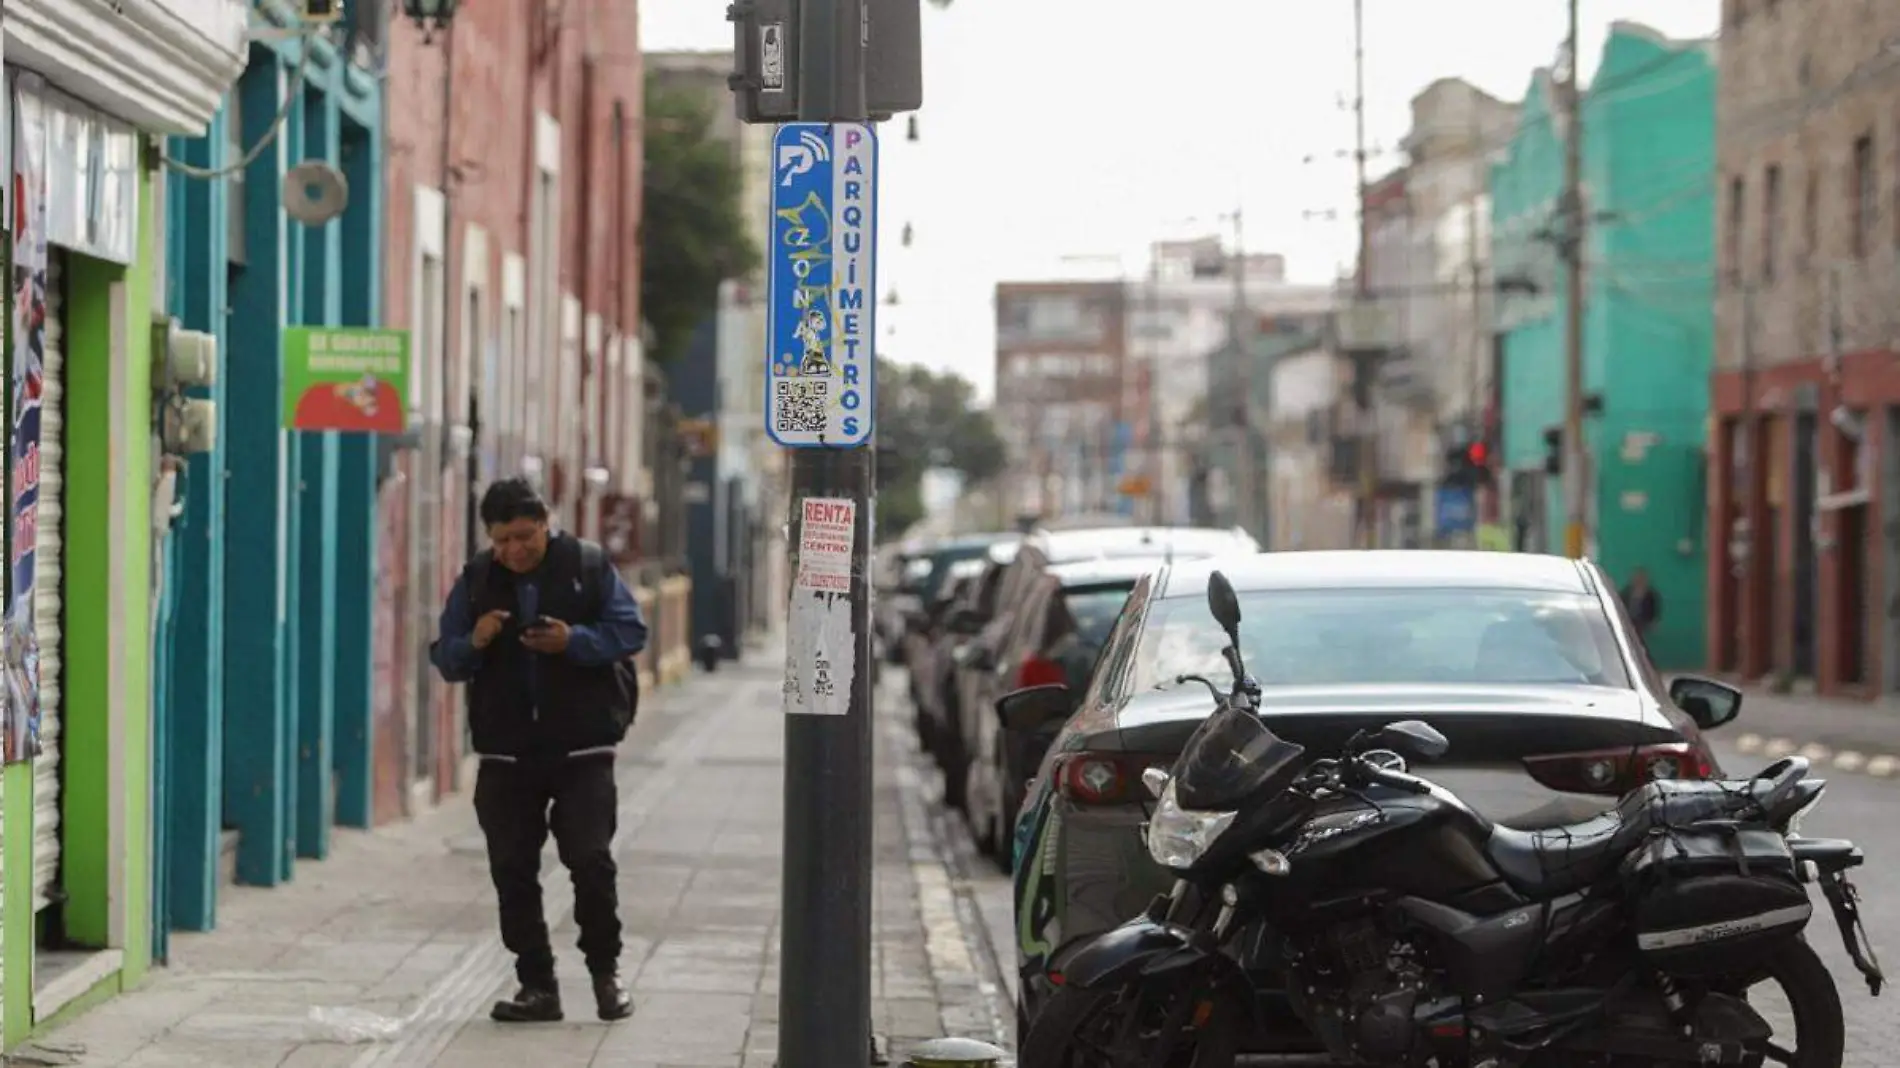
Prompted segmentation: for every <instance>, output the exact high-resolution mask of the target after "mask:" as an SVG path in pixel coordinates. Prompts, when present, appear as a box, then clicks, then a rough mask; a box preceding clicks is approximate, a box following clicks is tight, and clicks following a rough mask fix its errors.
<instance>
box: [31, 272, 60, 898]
mask: <svg viewBox="0 0 1900 1068" xmlns="http://www.w3.org/2000/svg"><path fill="white" fill-rule="evenodd" d="M47 253H48V255H47V258H46V353H45V358H44V368H43V373H44V376H45V382H44V385H43V386H42V388H41V391H40V503H39V515H38V521H39V539H38V543H37V545H36V546H35V551H36V556H35V559H34V563H33V571H34V575H33V594H34V604H33V612H34V628H33V629H34V633H35V635H36V636H37V637H38V638H39V645H40V755H39V758H38V759H37V760H35V761H34V763H33V911H34V912H36V913H37V912H39V911H40V910H41V909H43V908H45V907H46V906H47V904H48V903H49V901H50V896H51V892H52V889H53V884H54V883H55V881H57V879H58V878H59V780H60V775H59V756H60V746H61V743H62V741H63V739H62V738H61V735H62V734H63V733H64V732H63V731H62V730H61V729H60V728H61V721H60V711H61V705H60V683H61V681H62V680H63V679H64V674H63V672H62V671H61V663H62V661H63V659H64V657H63V656H62V654H63V653H64V649H63V648H62V641H61V637H62V636H61V633H60V624H61V623H62V622H63V618H62V617H63V611H64V609H63V605H62V604H61V602H60V593H61V592H62V590H61V587H62V581H63V580H62V578H61V565H62V564H63V563H64V562H65V561H64V556H65V552H64V542H63V541H62V540H61V535H62V534H63V532H64V529H65V528H64V524H63V523H62V521H61V518H62V517H61V505H62V503H63V502H64V496H65V495H64V494H63V492H62V479H61V477H60V476H61V475H62V474H63V471H64V463H63V461H64V458H65V451H64V449H63V448H62V446H63V445H64V444H65V439H66V425H65V424H66V420H65V415H66V358H65V357H66V354H65V351H64V349H63V345H64V343H65V340H66V319H65V316H66V307H65V303H66V302H65V288H64V281H65V280H64V279H63V278H62V277H61V276H62V274H63V273H64V272H63V271H62V270H61V268H62V267H64V266H65V264H64V257H63V256H62V255H61V254H60V253H59V251H58V250H56V249H52V248H49V249H47Z"/></svg>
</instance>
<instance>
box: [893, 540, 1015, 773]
mask: <svg viewBox="0 0 1900 1068" xmlns="http://www.w3.org/2000/svg"><path fill="white" fill-rule="evenodd" d="M993 548H995V546H992V549H993ZM987 567H989V558H988V557H987V556H976V557H972V558H970V559H967V560H957V561H955V562H953V563H951V565H950V568H949V572H948V574H947V576H946V578H945V581H944V584H943V586H942V588H941V590H940V591H939V592H938V594H937V595H936V596H935V597H934V598H932V599H931V601H930V603H929V604H927V605H925V606H924V609H923V612H922V620H921V622H920V623H919V624H917V626H916V627H915V628H914V629H915V633H916V635H917V638H918V640H917V641H916V642H915V644H914V647H913V648H912V649H911V651H910V655H909V658H908V659H909V667H910V682H911V688H910V691H911V705H912V709H913V711H914V713H915V715H916V719H917V738H918V741H919V742H921V743H922V745H923V747H924V751H925V752H927V753H930V754H931V755H932V756H935V755H936V754H937V752H938V750H939V749H940V748H941V739H942V738H943V734H944V724H945V723H947V722H949V719H948V715H947V713H946V712H945V710H944V700H943V697H944V692H945V690H946V687H945V686H944V685H943V682H944V680H945V679H946V678H947V677H948V676H949V674H950V640H951V638H952V634H951V632H950V631H949V629H948V621H949V618H950V616H951V615H952V614H954V612H955V611H956V605H957V604H958V603H960V602H961V601H962V600H963V598H964V596H965V595H966V594H967V592H968V590H969V589H970V586H971V584H972V583H973V582H975V581H976V580H977V579H979V578H981V576H982V574H983V572H984V570H985V569H986V568H987Z"/></svg>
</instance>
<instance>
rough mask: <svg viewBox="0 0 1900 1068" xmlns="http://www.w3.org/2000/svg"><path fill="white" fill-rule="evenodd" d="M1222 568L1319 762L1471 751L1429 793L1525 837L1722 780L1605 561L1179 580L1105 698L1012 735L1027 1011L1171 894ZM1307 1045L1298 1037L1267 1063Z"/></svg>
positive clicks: (1259, 563) (1248, 569)
mask: <svg viewBox="0 0 1900 1068" xmlns="http://www.w3.org/2000/svg"><path fill="white" fill-rule="evenodd" d="M1216 568H1218V569H1219V570H1221V571H1222V572H1223V573H1225V574H1226V575H1227V576H1228V578H1229V579H1231V580H1232V581H1233V583H1234V585H1235V587H1236V588H1237V589H1238V591H1239V596H1240V601H1241V605H1242V609H1243V612H1244V619H1245V623H1244V624H1243V625H1242V628H1241V643H1242V645H1243V652H1244V655H1245V658H1246V662H1247V664H1248V666H1249V668H1250V670H1251V672H1252V673H1253V674H1254V675H1255V676H1257V677H1258V679H1259V681H1260V683H1261V685H1262V686H1263V687H1264V690H1263V703H1262V708H1263V712H1262V714H1263V716H1264V717H1265V720H1266V722H1267V724H1268V726H1269V727H1271V728H1272V730H1273V731H1274V733H1275V734H1277V735H1279V736H1280V737H1282V738H1285V739H1286V740H1288V741H1291V742H1294V743H1297V744H1300V745H1303V746H1305V747H1306V748H1307V750H1308V751H1309V752H1315V753H1331V752H1336V751H1339V750H1340V749H1341V748H1342V747H1343V746H1344V744H1345V742H1346V741H1347V739H1348V738H1349V737H1350V736H1351V735H1352V734H1353V733H1354V732H1355V731H1357V730H1358V729H1360V728H1362V727H1367V726H1372V727H1377V726H1379V725H1382V724H1385V723H1389V722H1392V721H1395V720H1402V719H1418V720H1423V721H1425V722H1427V723H1429V724H1431V725H1432V726H1433V727H1435V728H1437V729H1438V730H1439V731H1440V732H1442V733H1443V734H1444V735H1445V736H1446V737H1448V738H1452V739H1456V742H1455V747H1454V748H1453V749H1452V750H1451V752H1450V753H1449V754H1448V755H1447V757H1446V758H1445V759H1444V760H1442V761H1439V762H1436V763H1434V764H1432V765H1431V766H1430V768H1429V769H1428V773H1429V775H1430V776H1431V778H1432V780H1433V781H1434V782H1437V783H1439V784H1440V785H1442V786H1444V787H1446V788H1447V789H1450V790H1452V791H1454V792H1455V793H1456V794H1457V795H1458V796H1459V797H1461V798H1463V799H1464V800H1465V801H1466V802H1468V803H1470V804H1471V805H1472V806H1473V807H1474V808H1475V809H1477V810H1478V811H1479V812H1480V813H1481V814H1483V815H1484V816H1486V817H1489V818H1490V819H1492V820H1494V821H1495V822H1498V823H1501V824H1504V825H1507V826H1511V827H1517V828H1521V829H1536V828H1544V827H1552V826H1558V825H1562V824H1568V823H1574V822H1577V821H1579V820H1582V819H1584V818H1587V817H1589V816H1592V815H1596V814H1599V813H1602V812H1605V811H1607V810H1609V809H1610V808H1612V807H1613V806H1614V805H1615V804H1616V803H1617V801H1618V799H1619V798H1621V797H1622V796H1623V794H1624V793H1626V792H1627V791H1629V790H1630V789H1631V788H1633V787H1635V786H1639V785H1641V784H1643V783H1645V782H1649V781H1653V780H1657V779H1671V778H1696V779H1707V778H1713V777H1717V776H1719V775H1720V774H1721V769H1720V768H1719V767H1718V766H1717V763H1716V759H1715V756H1714V753H1713V752H1712V751H1711V750H1710V748H1709V746H1708V745H1707V743H1706V742H1705V741H1704V739H1703V737H1702V729H1701V727H1699V726H1698V724H1697V723H1696V722H1695V721H1694V720H1693V719H1691V718H1690V716H1689V715H1688V714H1686V713H1685V712H1683V711H1682V710H1681V709H1679V708H1678V707H1677V706H1676V704H1675V702H1674V701H1673V700H1672V698H1671V696H1670V693H1671V690H1670V687H1669V686H1668V685H1666V684H1665V683H1664V682H1663V680H1662V679H1661V678H1660V677H1659V676H1658V675H1657V673H1656V671H1655V669H1654V667H1653V666H1652V665H1651V664H1650V663H1649V661H1648V659H1647V657H1646V656H1645V655H1644V654H1643V653H1642V647H1641V645H1640V642H1639V639H1638V637H1637V634H1636V631H1635V628H1634V627H1633V626H1632V625H1631V623H1630V621H1629V618H1628V617H1627V615H1626V614H1625V612H1624V610H1623V607H1622V605H1621V603H1620V600H1619V598H1618V597H1617V595H1616V587H1615V586H1613V585H1612V584H1611V583H1610V582H1609V580H1608V579H1607V578H1605V577H1604V575H1603V573H1602V572H1601V571H1600V570H1599V569H1598V568H1597V567H1596V565H1594V564H1592V563H1589V562H1587V561H1573V560H1568V559H1564V558H1561V557H1555V556H1543V555H1532V554H1523V553H1491V552H1434V551H1390V552H1376V551H1375V552H1304V553H1302V552H1289V553H1265V554H1256V555H1251V556H1246V557H1234V558H1227V559H1222V560H1218V561H1198V562H1194V563H1187V564H1177V565H1173V566H1169V567H1164V568H1162V569H1160V570H1159V571H1157V572H1155V573H1154V574H1153V575H1152V576H1150V577H1148V578H1144V579H1143V580H1142V581H1141V582H1140V583H1138V584H1137V585H1136V587H1135V590H1134V592H1133V593H1132V594H1130V596H1129V599H1128V603H1127V606H1126V607H1125V609H1124V610H1123V612H1122V614H1121V617H1120V619H1119V620H1118V621H1117V622H1116V624H1115V627H1114V629H1113V631H1112V632H1111V633H1110V634H1109V636H1108V639H1107V642H1106V644H1105V645H1104V648H1103V650H1102V653H1101V657H1100V659H1099V660H1098V661H1097V664H1096V669H1095V672H1094V674H1093V675H1092V677H1091V678H1090V680H1089V682H1088V684H1087V685H1086V686H1085V687H1083V688H1081V689H1080V690H1077V691H1073V692H1072V693H1071V694H1070V695H1069V697H1068V700H1067V701H1057V702H1054V703H1052V704H1049V705H1048V707H1046V709H1045V711H1044V712H1043V715H1042V718H1041V719H1040V720H1032V721H1022V720H1018V721H1016V722H1011V723H1009V724H1008V725H1007V730H1008V733H1009V734H1010V735H1012V738H1013V741H1012V744H1015V745H1018V746H1020V747H1022V748H1024V749H1025V750H1026V751H1027V752H1029V753H1030V754H1032V755H1036V756H1037V757H1038V760H1039V768H1038V771H1037V773H1036V777H1035V779H1034V781H1033V782H1032V783H1030V785H1029V788H1028V789H1029V800H1028V802H1027V803H1026V805H1025V806H1024V809H1023V811H1022V813H1021V815H1020V816H1019V818H1018V819H1017V821H1016V824H1015V828H1014V829H1015V842H1014V847H1015V858H1016V864H1015V868H1016V877H1015V902H1016V914H1017V922H1016V931H1017V938H1018V945H1017V961H1018V965H1019V966H1020V968H1021V970H1022V975H1023V982H1022V987H1021V989H1022V995H1023V998H1024V1004H1023V1005H1022V1006H1021V1010H1022V1011H1023V1012H1024V1013H1033V1011H1034V1009H1035V1007H1036V1003H1037V1001H1038V999H1039V998H1040V997H1042V996H1045V995H1046V993H1047V991H1048V990H1049V985H1048V980H1047V979H1046V978H1045V975H1044V972H1045V969H1046V968H1047V966H1048V964H1049V962H1050V960H1051V958H1052V956H1054V955H1055V954H1057V953H1059V952H1060V950H1061V949H1062V948H1063V947H1064V946H1066V945H1069V944H1072V943H1074V942H1075V941H1076V940H1077V939H1082V938H1086V937H1088V936H1090V935H1094V934H1096V933H1099V932H1101V931H1104V930H1107V929H1109V928H1112V927H1115V926H1117V925H1118V924H1120V923H1121V922H1122V921H1124V920H1126V919H1128V918H1130V917H1132V916H1135V915H1137V914H1139V913H1140V912H1141V911H1142V910H1143V909H1144V908H1145V907H1146V906H1147V905H1148V904H1149V903H1150V902H1151V901H1152V900H1153V899H1154V897H1155V895H1156V894H1157V893H1159V892H1163V891H1166V890H1167V889H1168V887H1169V886H1170V885H1171V882H1172V880H1171V877H1170V876H1169V875H1168V874H1167V873H1166V872H1165V871H1163V870H1162V869H1161V868H1159V867H1158V866H1156V865H1155V863H1154V862H1153V861H1152V860H1151V859H1150V858H1149V856H1148V852H1147V850H1146V849H1145V848H1144V846H1143V844H1142V837H1141V825H1142V822H1143V820H1144V819H1145V814H1144V813H1145V809H1144V802H1145V800H1146V795H1145V793H1143V792H1142V787H1141V777H1142V772H1143V771H1144V770H1146V769H1148V768H1151V767H1154V768H1163V769H1166V768H1168V767H1169V766H1171V765H1172V764H1173V762H1174V760H1175V757H1176V756H1177V755H1178V754H1179V752H1180V750H1181V747H1182V745H1183V743H1184V742H1185V741H1186V739H1187V738H1188V736H1189V735H1190V734H1191V733H1192V732H1193V730H1194V729H1195V728H1196V727H1197V726H1198V725H1199V724H1200V723H1201V722H1202V721H1203V720H1204V719H1205V718H1206V717H1207V715H1208V714H1209V712H1210V711H1211V710H1212V709H1213V699H1212V698H1211V697H1210V695H1209V694H1208V692H1207V691H1206V690H1205V689H1204V688H1202V687H1200V686H1197V685H1194V684H1191V683H1190V684H1187V685H1180V684H1177V681H1176V680H1177V678H1178V676H1180V675H1182V674H1188V673H1201V674H1205V675H1208V676H1210V677H1215V678H1223V677H1226V676H1225V675H1224V674H1223V673H1224V672H1225V671H1226V667H1225V664H1224V662H1223V660H1222V658H1221V655H1220V650H1221V648H1222V647H1223V646H1224V645H1225V639H1224V637H1223V635H1222V634H1221V631H1220V628H1219V627H1218V625H1217V624H1216V623H1215V622H1214V621H1213V620H1212V619H1211V618H1210V617H1209V615H1208V612H1207V607H1206V596H1207V582H1208V576H1209V574H1210V573H1211V572H1212V571H1213V570H1215V569H1216ZM1265 1008H1266V1009H1267V1010H1268V1012H1269V1016H1270V1017H1272V1018H1277V1019H1281V1020H1283V1021H1290V1020H1291V1017H1290V1016H1289V1015H1286V1014H1284V1012H1275V1011H1274V1009H1273V1006H1265ZM1280 1008H1281V1009H1282V1010H1283V1009H1284V1002H1282V1003H1281V1004H1280ZM1289 1026H1294V1025H1291V1024H1289ZM1271 1038H1272V1036H1269V1039H1271ZM1310 1041H1311V1040H1310V1036H1306V1035H1305V1034H1304V1033H1303V1031H1298V1030H1296V1031H1295V1032H1294V1033H1292V1034H1290V1035H1288V1034H1282V1035H1279V1036H1278V1039H1277V1040H1272V1041H1269V1045H1270V1046H1275V1047H1278V1046H1279V1043H1280V1042H1285V1043H1286V1044H1287V1045H1286V1047H1285V1048H1295V1049H1300V1048H1310V1045H1309V1044H1310Z"/></svg>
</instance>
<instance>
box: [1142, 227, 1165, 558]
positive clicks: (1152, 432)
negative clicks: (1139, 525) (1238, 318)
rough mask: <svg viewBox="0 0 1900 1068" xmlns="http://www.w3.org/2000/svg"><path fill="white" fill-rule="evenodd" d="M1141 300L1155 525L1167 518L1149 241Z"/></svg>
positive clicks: (1156, 286) (1156, 300)
mask: <svg viewBox="0 0 1900 1068" xmlns="http://www.w3.org/2000/svg"><path fill="white" fill-rule="evenodd" d="M1144 288H1145V290H1146V292H1144V293H1143V294H1142V297H1143V300H1142V303H1143V304H1145V305H1146V306H1147V309H1148V315H1147V319H1148V321H1147V323H1146V324H1145V325H1146V326H1147V330H1148V338H1147V341H1148V344H1147V346H1146V348H1147V351H1148V521H1149V522H1151V523H1153V524H1154V525H1156V526H1160V525H1161V524H1163V523H1165V522H1167V516H1166V515H1165V510H1164V506H1163V504H1162V499H1161V487H1162V486H1163V485H1165V484H1166V483H1165V482H1164V481H1163V478H1162V476H1163V474H1164V473H1165V472H1164V457H1165V455H1166V453H1165V451H1164V450H1165V448H1166V442H1165V439H1164V435H1163V433H1162V429H1161V419H1162V412H1161V339H1160V332H1159V331H1158V330H1157V329H1156V325H1155V324H1156V322H1157V321H1158V320H1159V319H1160V314H1161V259H1160V257H1159V256H1157V255H1156V254H1155V249H1154V246H1153V245H1152V244H1150V245H1149V247H1148V284H1147V285H1146V286H1145V287H1144Z"/></svg>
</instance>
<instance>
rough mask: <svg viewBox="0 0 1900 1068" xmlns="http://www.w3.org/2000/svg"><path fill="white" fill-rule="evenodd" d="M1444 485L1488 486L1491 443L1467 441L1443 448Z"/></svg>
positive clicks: (1489, 480) (1489, 482)
mask: <svg viewBox="0 0 1900 1068" xmlns="http://www.w3.org/2000/svg"><path fill="white" fill-rule="evenodd" d="M1444 483H1445V485H1448V486H1465V487H1467V488H1469V487H1475V486H1488V485H1490V484H1491V445H1490V443H1489V442H1485V441H1482V440H1480V441H1468V442H1465V443H1464V444H1462V445H1454V446H1452V447H1451V448H1449V449H1446V450H1445V478H1444Z"/></svg>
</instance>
